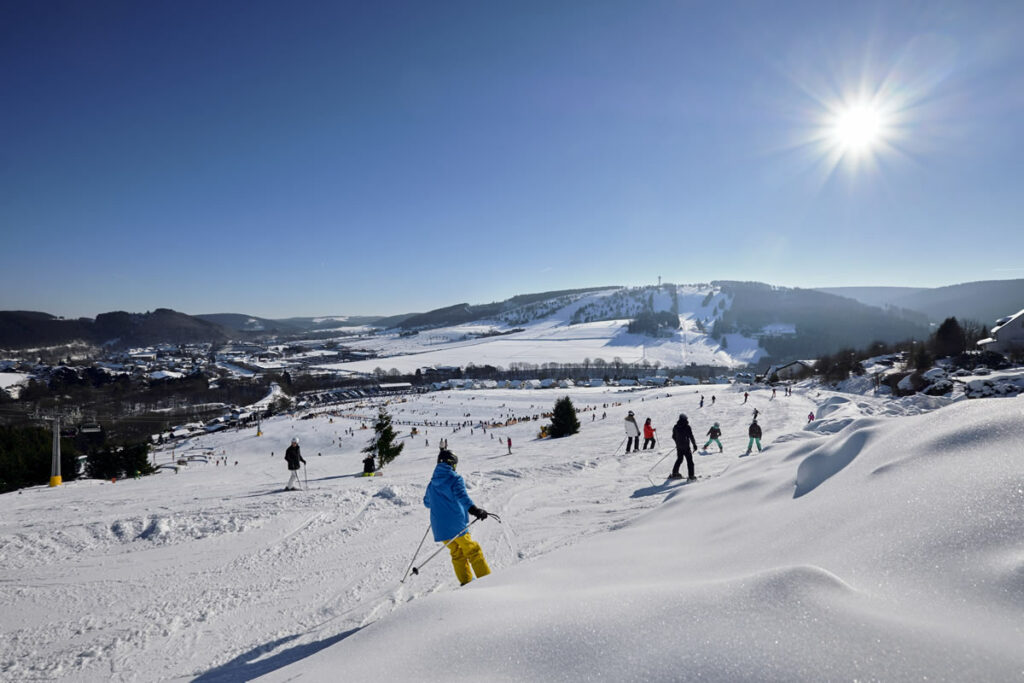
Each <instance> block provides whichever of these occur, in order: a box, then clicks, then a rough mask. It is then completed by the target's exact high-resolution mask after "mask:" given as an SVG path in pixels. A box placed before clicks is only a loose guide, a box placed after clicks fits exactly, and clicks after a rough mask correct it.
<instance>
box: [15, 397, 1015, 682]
mask: <svg viewBox="0 0 1024 683" xmlns="http://www.w3.org/2000/svg"><path fill="white" fill-rule="evenodd" d="M744 389H750V387H738V386H737V387H726V386H715V387H676V388H669V389H648V390H642V391H635V392H623V391H620V390H617V389H611V388H603V389H570V390H549V391H511V390H492V391H466V392H443V393H433V394H427V395H423V396H419V397H416V398H411V399H409V400H408V401H404V402H403V401H400V400H399V401H393V402H392V403H391V404H390V405H389V406H388V408H389V410H390V411H392V414H393V416H394V417H395V419H396V421H397V422H398V423H399V424H398V425H397V428H398V430H399V432H400V433H401V434H402V435H403V437H404V438H403V439H402V441H403V442H404V443H405V444H406V448H405V451H404V452H403V453H402V455H401V456H400V457H399V458H398V459H397V460H396V461H395V462H394V463H393V464H392V465H390V466H389V467H388V468H387V472H386V474H385V475H384V476H382V477H374V478H363V477H360V476H354V475H355V474H356V473H358V472H359V471H360V469H361V468H360V460H361V455H360V454H359V452H358V451H359V449H360V448H361V447H362V446H363V445H364V444H365V443H366V441H367V440H368V439H369V432H368V431H364V430H361V429H360V428H359V427H360V425H361V423H362V422H365V423H367V424H369V422H370V419H371V417H372V416H373V414H374V413H375V408H374V406H372V405H369V404H363V405H362V406H361V407H357V406H356V405H347V406H345V407H343V408H342V409H341V412H343V413H344V414H345V415H348V416H349V417H335V418H334V422H333V424H332V423H330V422H329V418H328V417H326V416H324V417H317V418H315V419H310V420H299V419H293V418H289V417H280V418H275V419H272V420H269V421H264V422H263V431H264V435H263V436H262V437H256V436H255V430H253V429H248V430H245V431H240V432H234V431H231V432H218V433H215V434H209V435H204V436H202V437H197V438H195V439H193V440H191V441H190V442H189V443H188V444H187V445H179V446H178V448H177V450H176V455H180V454H181V453H183V452H184V451H185V450H186V449H187V448H200V447H202V448H212V449H214V450H215V452H216V453H217V454H221V453H223V454H224V455H225V457H226V458H227V461H228V465H227V466H224V465H219V466H217V465H214V464H213V463H209V464H203V463H198V462H194V463H192V464H190V465H188V466H187V467H182V468H181V471H180V473H178V474H174V473H172V472H166V473H162V474H158V475H155V476H152V477H146V478H143V479H140V480H127V481H118V482H117V483H110V482H106V481H95V480H91V481H78V482H71V483H69V484H67V485H65V486H62V487H59V488H54V489H50V488H46V487H38V488H33V489H28V490H25V491H24V492H23V493H11V494H5V495H2V496H0V567H2V572H0V635H2V637H0V679H2V680H11V681H20V680H35V679H46V680H51V679H56V680H76V681H77V680H85V681H108V680H117V681H129V680H130V681H140V680H141V681H158V680H159V681H166V680H180V681H184V680H198V681H238V680H251V679H254V678H259V677H263V678H264V679H265V680H272V681H284V680H289V681H293V680H304V681H332V680H351V681H371V680H375V681H391V680H395V681H435V680H436V681H442V680H443V681H452V680H473V681H524V680H527V681H578V680H608V681H652V680H654V681H676V680H712V681H738V680H804V681H823V680H887V681H892V680H907V681H909V680H915V681H916V680H933V681H934V680H939V681H942V680H946V681H1011V680H1014V681H1017V680H1021V678H1022V677H1024V647H1022V644H1024V545H1022V539H1024V458H1022V457H1021V456H1022V455H1024V434H1022V424H1024V422H1022V418H1024V399H1016V398H1015V399H981V400H974V401H960V402H956V403H952V404H949V405H944V404H946V403H948V401H941V400H936V399H925V398H923V397H922V398H921V399H903V400H900V401H893V400H884V399H879V398H873V397H863V396H851V395H841V394H834V393H830V392H820V393H819V392H818V391H817V390H815V389H806V388H802V387H797V389H796V390H795V395H794V396H792V397H785V396H783V395H782V394H783V392H782V391H779V392H778V396H777V398H776V399H775V400H770V399H769V397H770V391H768V390H765V389H761V388H755V389H752V390H751V395H750V400H749V402H748V403H747V404H746V405H744V404H743V397H742V391H743V390H744ZM702 390H703V391H702ZM700 393H703V394H704V395H705V398H706V402H705V407H704V408H703V409H699V408H698V401H699V394H700ZM712 393H714V394H715V396H716V398H717V402H716V404H715V405H714V406H711V405H710V398H711V394H712ZM566 394H569V395H570V396H572V398H573V400H574V402H575V404H576V405H577V407H578V408H580V409H585V408H590V407H596V410H594V411H591V410H583V412H581V413H580V415H579V419H580V422H581V433H580V434H578V435H575V436H572V437H568V438H565V439H561V440H555V441H552V440H545V441H540V440H537V439H536V438H535V437H536V433H537V430H538V427H539V426H540V425H541V424H543V423H544V422H545V421H543V420H542V421H536V422H535V421H530V422H521V423H519V424H516V425H513V426H509V427H501V428H495V429H490V428H489V429H487V431H486V433H485V432H483V431H482V430H481V429H480V428H479V427H474V428H473V430H472V432H471V431H470V427H464V428H462V429H459V430H458V431H457V432H453V430H452V428H451V427H448V428H443V427H436V426H427V427H423V426H420V427H419V429H420V432H421V433H420V434H419V435H418V436H416V437H412V438H410V437H409V436H408V434H409V426H408V424H402V423H403V422H405V423H409V422H419V423H422V422H423V421H424V420H430V421H438V420H440V421H442V422H443V421H444V420H448V421H449V422H450V423H455V422H459V421H463V420H472V421H473V422H474V423H476V422H477V421H479V420H487V421H491V420H498V419H502V420H504V419H505V417H506V416H508V415H510V414H514V415H516V416H519V417H524V416H531V415H534V414H539V413H541V412H543V411H547V410H550V409H551V407H552V405H553V404H554V401H555V400H556V399H557V398H558V397H560V396H563V395H566ZM619 402H621V403H622V405H611V404H614V403H619ZM606 403H607V404H609V407H607V408H605V407H604V404H606ZM939 406H943V407H939ZM753 408H757V409H758V410H759V411H760V416H759V419H758V421H759V422H760V423H761V424H762V426H763V428H764V439H763V444H764V445H765V446H766V450H765V451H764V452H763V453H762V454H759V455H758V454H756V452H755V454H754V455H751V456H745V455H744V451H745V449H746V444H747V439H746V427H747V425H748V424H749V421H750V415H751V412H752V410H753ZM627 409H629V410H634V411H635V412H636V414H637V417H638V418H640V420H641V421H642V420H643V419H644V418H646V417H651V418H653V423H654V425H655V426H656V427H657V428H658V435H659V436H660V441H659V443H658V445H657V449H656V450H654V451H647V452H641V453H639V454H629V455H625V454H623V453H622V451H621V449H619V450H618V451H617V447H618V446H619V445H620V444H621V442H622V439H623V436H624V434H623V429H622V418H623V417H624V415H625V412H626V410H627ZM811 410H813V411H814V412H815V414H816V415H817V416H820V419H818V420H816V421H815V422H813V423H811V424H809V425H808V424H807V423H806V421H807V418H806V416H807V413H808V412H809V411H811ZM605 411H607V414H608V417H607V419H604V420H602V419H601V414H602V412H605ZM679 412H686V413H687V414H688V415H689V416H690V418H691V422H692V423H693V425H694V431H695V433H696V436H697V439H698V443H700V444H703V441H704V439H705V438H706V437H705V436H704V435H705V433H706V432H707V430H708V428H709V427H710V426H711V424H712V423H713V422H714V421H718V422H720V424H721V426H722V430H723V433H724V434H723V437H722V440H723V442H724V444H725V452H724V453H723V454H719V453H718V452H717V449H716V448H714V447H712V449H713V451H712V452H708V453H706V454H704V453H701V454H699V455H697V456H696V458H695V459H696V466H697V473H698V475H700V476H701V477H702V479H701V480H699V481H698V482H696V483H691V484H686V483H682V482H677V481H674V482H671V483H666V482H665V475H666V474H667V473H668V472H669V470H670V469H671V465H672V461H673V457H672V456H671V455H670V456H669V457H668V458H666V459H665V460H663V461H662V462H661V463H660V464H657V465H656V466H655V463H656V462H657V461H658V459H659V458H660V457H662V456H663V455H665V454H666V453H667V451H669V450H670V447H671V441H670V438H669V434H670V432H671V427H672V424H673V423H674V422H675V418H676V416H677V415H678V413H679ZM592 416H596V419H594V420H592ZM297 417H299V416H296V418H297ZM350 427H352V428H355V437H350V436H347V435H345V434H344V430H345V429H347V428H350ZM492 435H493V436H494V438H493V439H492V438H491V437H492ZM292 436H298V438H299V440H300V445H301V447H302V452H303V455H304V457H305V458H306V460H307V461H308V467H307V469H306V472H304V476H308V481H309V488H310V490H309V491H298V492H287V493H285V492H281V491H280V489H281V488H282V487H283V485H284V483H285V481H286V479H287V474H288V473H287V470H286V468H285V464H284V461H283V458H282V456H283V452H284V449H285V447H286V446H287V442H288V441H289V440H290V439H291V437H292ZM509 436H511V438H512V450H513V452H512V454H511V455H507V454H506V453H507V447H506V446H505V444H504V440H505V439H506V438H507V437H509ZM442 437H446V438H448V440H449V445H450V447H451V448H452V450H454V451H455V452H456V453H457V454H458V455H459V457H460V464H459V471H460V472H461V473H462V474H463V476H464V477H465V478H466V482H467V485H468V487H469V492H470V495H471V496H472V497H473V499H474V500H475V502H476V503H477V504H478V505H479V506H481V507H483V508H485V509H487V510H489V511H492V512H496V513H498V514H500V515H501V516H502V519H503V523H502V524H499V523H497V522H496V521H494V520H486V521H484V522H480V523H478V524H476V525H475V526H474V527H473V528H472V532H473V537H474V538H475V539H477V540H478V541H479V542H480V543H481V545H482V547H483V549H484V553H485V555H486V556H487V558H488V560H489V561H490V564H491V567H492V569H493V573H492V574H491V575H490V576H488V577H485V578H483V579H480V580H478V581H474V582H473V583H471V584H470V585H468V586H465V587H462V588H459V587H458V586H457V582H456V580H455V577H454V574H453V573H452V569H451V565H450V563H449V561H448V559H447V552H446V551H444V552H442V553H441V554H440V555H439V556H438V557H437V558H435V559H434V560H432V561H431V562H430V563H429V564H427V565H426V566H425V567H424V568H423V570H422V572H421V573H420V574H419V575H418V576H410V577H409V579H408V580H407V581H406V582H405V583H404V584H400V583H399V579H400V578H401V577H402V575H403V573H404V572H405V571H406V569H407V567H408V566H409V563H410V560H411V559H412V555H413V552H414V551H415V550H416V546H417V544H418V543H419V542H420V539H421V538H422V537H423V534H424V532H425V531H426V528H427V522H428V518H427V513H426V510H425V509H424V508H423V507H422V503H421V499H422V496H423V491H424V487H425V485H426V483H427V481H428V479H429V477H430V473H431V471H432V469H433V466H434V461H435V456H436V453H437V441H438V439H440V438H442ZM339 438H340V446H339V445H338V440H339ZM427 439H429V442H430V445H429V446H427V445H426V444H425V440H427ZM271 452H273V453H274V455H273V457H272V456H271ZM320 453H322V455H319V454H320ZM157 458H158V461H159V462H161V463H164V462H169V461H170V460H171V454H170V452H169V451H168V452H160V453H158V454H157ZM235 461H238V464H237V465H235V464H234V463H235ZM652 468H653V471H651V470H652ZM649 473H650V477H651V479H650V480H649V479H648V474H649ZM437 547H438V545H437V544H435V543H433V542H432V541H431V540H430V539H428V541H427V543H426V544H425V545H424V548H423V550H422V551H421V552H420V556H419V561H422V560H423V559H425V558H426V557H427V556H428V555H429V553H430V552H432V551H433V550H434V549H435V548H437Z"/></svg>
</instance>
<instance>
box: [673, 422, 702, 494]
mask: <svg viewBox="0 0 1024 683" xmlns="http://www.w3.org/2000/svg"><path fill="white" fill-rule="evenodd" d="M672 440H673V441H675V442H676V464H675V465H674V466H673V467H672V474H671V475H670V476H669V479H682V478H683V475H681V474H679V466H680V465H682V464H683V458H686V472H687V479H688V480H689V481H693V480H695V479H696V478H697V477H696V476H695V475H694V473H693V454H692V453H691V452H690V444H693V450H697V440H696V439H694V438H693V429H691V428H690V421H689V420H688V419H687V417H686V415H682V414H681V415H680V416H679V421H678V422H676V424H675V426H674V427H672Z"/></svg>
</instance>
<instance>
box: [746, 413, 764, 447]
mask: <svg viewBox="0 0 1024 683" xmlns="http://www.w3.org/2000/svg"><path fill="white" fill-rule="evenodd" d="M747 436H749V437H750V441H748V442H747V455H750V449H752V448H753V447H754V444H757V452H758V453H760V452H761V425H759V424H757V420H754V421H753V422H751V423H750V428H749V429H748V430H747Z"/></svg>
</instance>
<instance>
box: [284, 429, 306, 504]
mask: <svg viewBox="0 0 1024 683" xmlns="http://www.w3.org/2000/svg"><path fill="white" fill-rule="evenodd" d="M284 461H285V462H286V463H288V470H289V471H290V472H291V473H292V476H291V477H289V479H288V485H287V486H285V487H284V490H285V491H297V490H298V489H299V463H302V464H303V465H305V464H306V461H305V460H304V459H303V457H302V453H301V452H299V440H298V439H292V445H291V446H289V447H288V450H286V451H285V452H284Z"/></svg>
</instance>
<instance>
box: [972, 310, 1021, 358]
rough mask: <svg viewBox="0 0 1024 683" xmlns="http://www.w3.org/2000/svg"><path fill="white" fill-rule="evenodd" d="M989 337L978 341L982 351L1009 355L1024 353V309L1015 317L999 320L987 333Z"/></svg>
mask: <svg viewBox="0 0 1024 683" xmlns="http://www.w3.org/2000/svg"><path fill="white" fill-rule="evenodd" d="M989 334H990V335H991V336H989V337H988V338H986V339H981V340H979V341H978V346H980V347H981V349H982V350H983V351H995V352H997V353H1009V352H1011V351H1024V309H1022V310H1020V311H1017V313H1016V314H1015V315H1010V316H1007V317H1005V318H1000V319H999V320H997V321H996V326H995V327H993V328H992V330H991V332H989Z"/></svg>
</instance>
